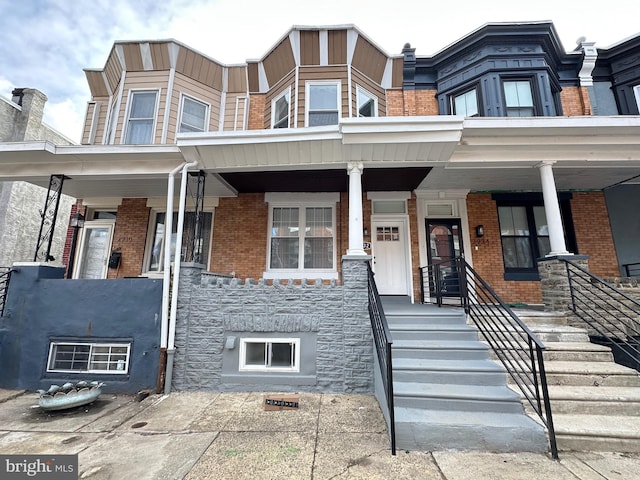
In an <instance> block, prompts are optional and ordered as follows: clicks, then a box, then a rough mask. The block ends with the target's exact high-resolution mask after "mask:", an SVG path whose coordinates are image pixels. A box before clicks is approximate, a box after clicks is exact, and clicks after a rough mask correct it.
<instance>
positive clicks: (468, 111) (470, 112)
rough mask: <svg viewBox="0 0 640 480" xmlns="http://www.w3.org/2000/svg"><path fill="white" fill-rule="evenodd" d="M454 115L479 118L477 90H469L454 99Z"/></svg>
mask: <svg viewBox="0 0 640 480" xmlns="http://www.w3.org/2000/svg"><path fill="white" fill-rule="evenodd" d="M451 103H452V108H451V110H452V113H453V114H454V115H464V116H465V117H477V116H478V115H479V113H478V94H477V91H476V89H475V88H474V89H473V90H469V91H467V92H464V93H461V94H460V95H456V96H454V97H453V101H452V102H451Z"/></svg>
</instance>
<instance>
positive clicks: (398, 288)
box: [371, 219, 410, 295]
mask: <svg viewBox="0 0 640 480" xmlns="http://www.w3.org/2000/svg"><path fill="white" fill-rule="evenodd" d="M371 227H372V230H373V231H372V235H371V243H372V245H371V247H372V252H371V253H372V254H373V271H374V273H375V274H376V276H375V280H376V286H377V287H378V292H379V293H380V294H381V295H409V294H410V292H409V275H408V271H409V268H408V265H407V263H408V261H407V260H408V258H409V255H408V251H407V248H408V247H407V224H406V222H405V221H404V220H402V219H398V220H372V222H371Z"/></svg>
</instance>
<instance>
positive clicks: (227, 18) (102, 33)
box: [0, 0, 640, 139]
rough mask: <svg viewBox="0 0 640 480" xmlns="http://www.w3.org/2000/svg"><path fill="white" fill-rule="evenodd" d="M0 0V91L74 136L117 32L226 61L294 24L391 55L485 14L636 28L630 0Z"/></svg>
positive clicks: (567, 28)
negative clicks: (30, 91)
mask: <svg viewBox="0 0 640 480" xmlns="http://www.w3.org/2000/svg"><path fill="white" fill-rule="evenodd" d="M597 6H598V8H595V7H596V3H595V2H593V1H586V2H577V3H576V2H575V1H573V0H537V1H536V2H514V1H513V0H484V1H483V2H478V1H477V0H458V1H457V2H456V3H455V6H453V5H444V6H443V7H442V8H434V6H433V5H432V4H431V3H430V2H426V1H424V0H396V1H395V2H391V3H390V2H388V1H387V2H382V1H380V0H323V1H321V2H311V1H308V0H307V1H305V0H279V1H277V2H265V1H264V0H215V1H211V0H208V1H207V0H192V1H189V0H165V1H162V2H159V1H157V0H136V1H130V0H92V1H87V0H75V1H68V0H30V1H26V2H25V1H23V2H19V3H15V2H13V1H11V0H0V11H1V12H2V15H0V32H2V42H0V72H1V76H0V95H2V96H4V97H8V96H10V94H11V89H12V88H14V87H32V88H37V89H39V90H41V91H43V92H44V93H45V94H46V95H47V96H48V98H49V103H48V105H47V108H46V110H45V116H46V119H47V121H48V122H49V123H50V124H51V125H54V126H56V128H58V129H60V130H61V131H62V132H63V133H64V134H65V135H67V136H69V137H71V138H74V139H75V138H79V136H80V133H81V124H82V122H81V121H78V120H77V118H75V117H78V116H79V118H80V119H82V116H83V115H84V110H85V107H86V102H87V101H88V100H90V94H89V89H88V86H87V83H86V79H85V76H84V73H83V68H102V67H103V66H104V63H105V61H106V59H107V56H108V54H109V51H110V50H111V47H112V45H113V42H114V41H116V40H132V39H135V40H141V39H159V38H175V39H176V40H179V41H181V42H183V43H185V44H187V45H189V46H191V47H193V48H195V49H197V50H200V51H201V52H202V53H205V54H206V55H209V56H210V57H213V58H215V59H217V60H219V61H222V62H224V63H242V62H244V61H246V60H247V59H252V58H257V57H261V56H262V55H263V54H264V53H265V52H266V51H267V50H268V49H269V48H270V47H271V46H272V45H273V44H274V43H275V42H276V41H277V40H278V39H279V38H280V37H281V36H282V35H284V34H285V33H287V31H288V30H289V28H290V27H291V26H292V25H331V24H345V23H353V24H355V25H357V26H358V27H359V28H360V29H361V30H362V31H363V32H364V33H365V34H366V35H367V36H369V37H370V38H371V40H373V41H374V42H375V43H377V44H378V45H379V46H381V47H382V48H383V49H385V50H386V51H387V53H390V54H398V53H400V51H401V49H402V46H403V45H404V44H405V43H406V42H410V43H411V45H412V46H413V47H415V48H416V53H417V54H418V55H432V54H434V53H435V52H437V51H439V50H441V49H442V48H444V47H446V46H447V45H449V44H450V43H452V42H454V41H456V40H457V39H459V38H461V37H463V36H465V35H467V34H468V33H470V32H471V31H473V30H475V29H477V28H478V27H480V26H481V25H483V24H484V23H487V22H505V21H509V22H514V21H534V20H552V21H553V22H554V24H555V26H556V29H557V31H558V34H559V36H560V38H561V41H562V44H563V46H564V48H565V49H567V50H573V48H574V47H575V40H576V39H577V38H578V37H579V36H583V35H584V36H586V37H587V39H588V40H589V41H596V42H597V45H598V46H608V45H610V44H612V43H616V42H618V41H620V40H622V39H624V38H626V37H629V36H631V35H634V34H636V33H637V32H638V30H640V27H639V26H638V23H637V15H635V13H636V12H637V10H638V7H637V0H617V1H616V2H615V9H614V8H613V4H611V7H610V8H605V7H606V6H604V5H602V4H600V3H598V4H597ZM625 12H626V13H625Z"/></svg>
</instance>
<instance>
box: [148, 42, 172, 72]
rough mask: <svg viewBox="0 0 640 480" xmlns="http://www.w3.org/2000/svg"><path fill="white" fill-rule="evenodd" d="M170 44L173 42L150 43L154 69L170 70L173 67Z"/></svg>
mask: <svg viewBox="0 0 640 480" xmlns="http://www.w3.org/2000/svg"><path fill="white" fill-rule="evenodd" d="M169 45H173V43H168V42H160V43H150V44H149V50H151V61H152V62H153V68H154V70H169V69H170V68H171V57H169Z"/></svg>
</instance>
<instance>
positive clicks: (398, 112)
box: [387, 90, 439, 117]
mask: <svg viewBox="0 0 640 480" xmlns="http://www.w3.org/2000/svg"><path fill="white" fill-rule="evenodd" d="M438 113H439V112H438V100H437V98H436V91H435V90H387V115H388V116H390V117H397V116H412V117H414V116H428V115H438Z"/></svg>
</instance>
